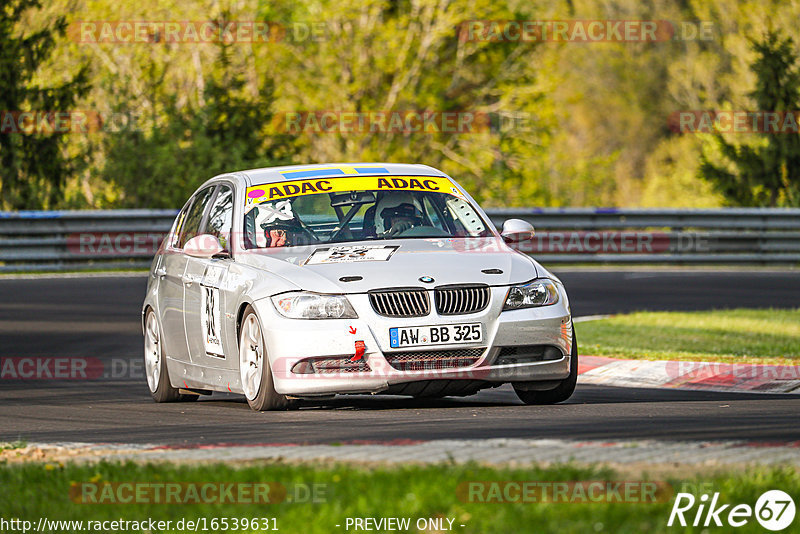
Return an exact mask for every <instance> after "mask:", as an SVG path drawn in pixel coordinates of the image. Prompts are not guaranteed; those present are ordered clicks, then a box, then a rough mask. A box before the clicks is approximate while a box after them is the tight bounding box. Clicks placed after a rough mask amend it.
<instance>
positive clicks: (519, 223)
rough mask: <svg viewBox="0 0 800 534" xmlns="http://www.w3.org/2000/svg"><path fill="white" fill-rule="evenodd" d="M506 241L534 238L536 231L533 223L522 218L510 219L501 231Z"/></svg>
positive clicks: (516, 241)
mask: <svg viewBox="0 0 800 534" xmlns="http://www.w3.org/2000/svg"><path fill="white" fill-rule="evenodd" d="M500 235H501V236H503V241H505V242H506V243H521V242H522V241H528V240H530V239H533V235H534V231H533V226H532V225H531V223H529V222H527V221H523V220H522V219H508V220H507V221H506V222H504V223H503V231H502V232H501V233H500Z"/></svg>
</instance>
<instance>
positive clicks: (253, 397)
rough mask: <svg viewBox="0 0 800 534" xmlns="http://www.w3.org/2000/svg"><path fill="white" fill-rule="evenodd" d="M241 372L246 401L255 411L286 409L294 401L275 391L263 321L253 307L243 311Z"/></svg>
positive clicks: (240, 352)
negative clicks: (260, 320) (262, 327)
mask: <svg viewBox="0 0 800 534" xmlns="http://www.w3.org/2000/svg"><path fill="white" fill-rule="evenodd" d="M239 374H240V376H241V379H242V390H244V396H245V397H246V398H247V403H248V404H249V405H250V407H251V408H252V409H254V410H256V411H259V412H260V411H264V410H285V409H287V408H289V407H290V406H291V405H292V403H291V401H290V400H289V399H287V398H286V395H281V394H280V393H278V392H277V391H275V385H274V381H273V379H272V371H271V370H270V367H269V358H268V357H267V351H266V344H265V343H264V336H263V334H262V332H261V323H260V322H259V320H258V316H257V315H256V312H255V311H254V310H253V308H252V307H250V306H248V307H247V309H246V310H245V311H244V318H243V319H242V326H241V329H240V332H239Z"/></svg>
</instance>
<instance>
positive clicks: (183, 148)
mask: <svg viewBox="0 0 800 534" xmlns="http://www.w3.org/2000/svg"><path fill="white" fill-rule="evenodd" d="M229 53H230V51H229V50H228V48H227V47H226V46H222V47H221V48H220V49H219V55H218V61H219V63H220V65H222V72H221V74H220V75H219V76H217V77H211V78H209V79H208V80H206V82H205V87H204V94H203V98H202V102H199V103H192V104H189V105H185V106H183V107H180V106H179V105H178V104H177V102H176V99H175V98H174V96H172V95H167V96H166V97H164V98H163V101H162V102H158V103H157V106H158V111H157V113H159V114H160V115H162V116H164V117H166V120H165V121H164V124H163V125H161V124H157V123H156V121H153V123H154V124H151V125H150V127H149V128H140V127H138V126H137V127H135V128H131V129H130V130H127V131H124V132H121V133H119V134H118V135H115V136H113V137H108V138H107V139H106V146H105V149H106V154H107V157H106V162H105V166H104V168H103V174H104V175H105V176H107V177H108V179H109V180H110V181H112V182H113V183H114V184H115V185H117V186H118V187H119V189H120V190H121V191H122V195H121V198H120V200H119V202H118V205H120V206H123V207H132V208H134V207H135V208H142V207H149V208H161V207H163V208H174V207H178V206H180V205H182V204H183V202H184V201H185V200H186V198H188V197H189V196H190V195H191V193H192V192H193V191H194V190H195V189H196V188H197V187H198V186H199V185H200V184H201V183H203V182H204V181H205V180H207V179H208V178H210V177H212V176H214V175H216V174H220V173H223V172H230V171H234V170H241V169H247V168H254V167H267V166H270V165H275V164H281V163H284V162H286V161H288V159H287V151H286V150H287V149H286V146H285V145H286V142H285V141H284V140H282V139H281V138H280V137H276V136H272V137H268V136H266V135H264V132H265V127H266V126H267V125H268V124H269V122H270V119H271V115H272V112H271V109H270V108H271V104H272V100H273V97H272V94H273V91H274V89H273V85H272V83H271V81H269V80H268V81H265V82H264V83H263V85H262V86H261V88H260V90H259V95H258V99H250V98H247V96H246V95H245V94H244V89H245V79H244V78H243V76H242V75H241V73H239V72H236V71H235V70H234V67H233V66H231V64H230V61H229V59H228V55H229ZM139 126H141V124H140V125H139Z"/></svg>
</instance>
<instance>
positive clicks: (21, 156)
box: [0, 0, 89, 209]
mask: <svg viewBox="0 0 800 534" xmlns="http://www.w3.org/2000/svg"><path fill="white" fill-rule="evenodd" d="M39 7H41V4H40V3H39V1H38V0H3V1H2V2H0V73H2V75H0V110H1V111H2V112H3V114H4V119H5V120H4V121H3V125H4V126H6V127H7V128H6V131H4V132H3V133H0V209H35V208H51V207H54V206H57V205H58V204H59V203H60V197H61V194H62V192H63V190H64V187H65V186H66V183H67V178H68V177H69V176H70V175H71V174H72V173H74V172H76V170H77V169H78V163H79V161H77V159H76V160H72V161H68V160H67V159H66V157H65V156H64V152H63V148H64V144H65V142H66V140H65V136H66V135H67V134H66V133H63V132H62V133H52V134H47V133H34V134H30V135H28V134H23V133H14V132H13V130H14V129H15V126H14V124H9V123H7V122H6V120H8V119H10V118H11V117H14V116H15V114H16V113H17V112H20V111H39V112H48V113H49V112H60V111H72V109H73V106H74V105H75V103H76V102H77V101H78V100H79V98H80V97H81V96H83V95H85V94H86V93H87V91H88V90H89V86H88V84H87V80H88V76H89V73H88V67H86V66H80V67H79V68H78V69H77V73H76V74H74V76H72V77H71V78H70V79H68V80H67V81H65V82H63V83H60V84H50V85H48V86H44V87H43V86H40V85H38V84H37V83H35V82H34V81H33V78H34V76H35V74H36V72H37V70H38V69H39V67H40V65H42V64H43V63H44V62H45V61H47V59H48V58H49V56H50V55H51V54H52V52H53V49H54V48H55V46H56V36H57V35H63V34H64V32H65V30H66V27H67V22H66V19H65V18H64V17H63V16H61V17H58V18H56V19H55V20H54V21H53V22H52V24H51V25H50V26H48V27H44V28H41V29H38V30H35V31H28V32H20V31H18V26H19V23H20V21H22V20H23V19H24V17H25V16H26V12H27V11H29V10H33V9H37V8H39Z"/></svg>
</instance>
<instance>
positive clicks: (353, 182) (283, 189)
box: [246, 175, 463, 209]
mask: <svg viewBox="0 0 800 534" xmlns="http://www.w3.org/2000/svg"><path fill="white" fill-rule="evenodd" d="M365 189H366V190H371V191H425V192H433V193H448V194H450V195H455V196H457V197H462V196H463V195H462V194H461V191H459V190H458V188H457V187H456V186H455V185H454V184H453V182H451V181H450V180H449V179H448V178H445V177H444V176H392V175H383V176H335V177H326V178H311V179H307V180H292V181H288V182H278V183H270V184H262V185H254V186H251V187H248V188H247V193H246V208H247V209H249V208H251V207H252V206H255V205H256V204H261V203H262V202H269V201H272V200H281V199H284V198H291V197H297V196H301V195H314V194H317V193H344V192H347V191H360V190H365Z"/></svg>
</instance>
